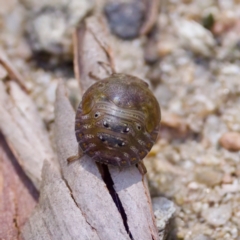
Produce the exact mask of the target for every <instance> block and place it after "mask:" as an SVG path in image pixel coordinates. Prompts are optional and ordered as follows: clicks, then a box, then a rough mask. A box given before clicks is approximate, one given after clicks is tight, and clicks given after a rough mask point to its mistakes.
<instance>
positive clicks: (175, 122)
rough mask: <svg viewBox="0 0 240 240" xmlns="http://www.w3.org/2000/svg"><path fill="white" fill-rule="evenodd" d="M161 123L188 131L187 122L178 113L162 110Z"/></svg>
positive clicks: (181, 130)
mask: <svg viewBox="0 0 240 240" xmlns="http://www.w3.org/2000/svg"><path fill="white" fill-rule="evenodd" d="M162 112H163V114H162V120H161V123H162V124H163V125H165V126H167V127H171V128H175V129H178V130H179V131H180V132H186V131H187V123H186V122H185V121H184V119H183V118H181V117H180V116H178V115H177V114H174V113H170V112H165V111H162Z"/></svg>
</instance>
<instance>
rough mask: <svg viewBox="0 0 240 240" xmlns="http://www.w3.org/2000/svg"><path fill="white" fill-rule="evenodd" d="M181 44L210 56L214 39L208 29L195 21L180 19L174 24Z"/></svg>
mask: <svg viewBox="0 0 240 240" xmlns="http://www.w3.org/2000/svg"><path fill="white" fill-rule="evenodd" d="M175 28H176V31H177V33H178V36H179V37H180V39H181V41H182V45H183V46H184V47H186V48H188V49H191V50H192V51H193V52H194V53H196V54H199V55H202V56H211V55H212V52H213V47H214V46H215V41H214V38H213V35H212V33H211V32H210V31H208V30H207V29H205V28H204V27H203V26H202V25H200V24H199V23H197V22H195V21H188V20H180V21H176V25H175Z"/></svg>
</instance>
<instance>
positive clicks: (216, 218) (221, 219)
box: [202, 204, 232, 227]
mask: <svg viewBox="0 0 240 240" xmlns="http://www.w3.org/2000/svg"><path fill="white" fill-rule="evenodd" d="M231 215H232V207H231V205H230V204H224V205H220V206H219V207H213V208H208V209H206V210H204V211H203V212H202V216H203V218H204V219H205V220H206V221H207V222H208V223H209V224H211V225H213V226H214V227H218V226H222V225H224V224H225V223H226V222H227V221H228V220H229V219H230V217H231Z"/></svg>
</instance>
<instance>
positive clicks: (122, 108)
mask: <svg viewBox="0 0 240 240" xmlns="http://www.w3.org/2000/svg"><path fill="white" fill-rule="evenodd" d="M160 118H161V112H160V107H159V104H158V101H157V100H156V98H155V97H154V95H153V94H152V92H151V91H150V90H149V88H148V84H147V83H146V82H144V81H142V80H141V79H139V78H137V77H134V76H130V75H126V74H121V73H114V74H112V75H111V76H110V77H108V78H105V79H103V80H101V81H98V82H96V83H95V84H93V85H92V86H91V87H90V88H89V89H88V90H87V91H86V92H85V94H84V95H83V98H82V102H81V103H80V104H79V106H78V109H77V112H76V119H75V134H76V138H77V141H78V143H79V146H80V148H81V150H82V152H83V153H84V154H87V155H88V156H90V157H91V158H92V159H94V160H95V161H97V162H100V163H103V164H107V165H115V166H119V167H125V166H126V167H127V166H131V165H136V164H137V165H138V167H139V169H140V171H141V172H142V173H144V172H146V171H145V167H144V165H143V163H142V159H143V158H144V157H145V156H146V155H147V154H148V152H149V151H150V150H151V148H152V146H153V144H154V143H155V141H156V139H157V136H158V131H159V126H160ZM72 160H75V159H74V158H73V159H69V161H72Z"/></svg>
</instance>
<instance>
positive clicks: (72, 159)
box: [67, 147, 83, 164]
mask: <svg viewBox="0 0 240 240" xmlns="http://www.w3.org/2000/svg"><path fill="white" fill-rule="evenodd" d="M82 156H83V152H82V149H81V148H80V147H78V154H77V155H74V156H71V157H69V158H67V162H68V164H70V163H72V162H75V161H77V160H79V159H80V158H81V157H82Z"/></svg>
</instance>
